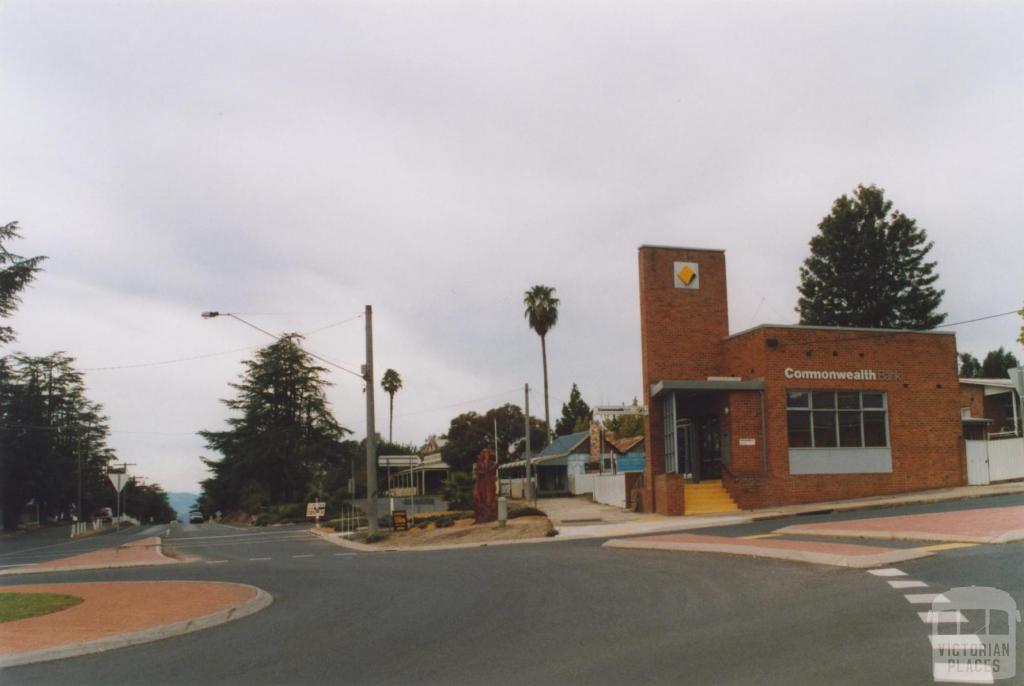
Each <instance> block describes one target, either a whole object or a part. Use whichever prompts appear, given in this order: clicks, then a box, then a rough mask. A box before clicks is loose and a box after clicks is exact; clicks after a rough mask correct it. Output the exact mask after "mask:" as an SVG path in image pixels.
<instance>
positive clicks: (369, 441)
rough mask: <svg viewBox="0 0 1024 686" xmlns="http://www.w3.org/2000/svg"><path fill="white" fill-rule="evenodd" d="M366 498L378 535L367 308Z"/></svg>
mask: <svg viewBox="0 0 1024 686" xmlns="http://www.w3.org/2000/svg"><path fill="white" fill-rule="evenodd" d="M364 318H365V319H366V364H364V365H363V379H364V380H365V381H366V498H367V502H368V506H367V509H369V510H370V511H369V512H368V513H367V515H368V516H367V518H366V519H367V522H366V528H367V533H368V534H369V535H370V536H376V535H377V429H376V427H375V422H374V417H373V308H372V307H371V306H370V305H367V306H366V314H365V315H364Z"/></svg>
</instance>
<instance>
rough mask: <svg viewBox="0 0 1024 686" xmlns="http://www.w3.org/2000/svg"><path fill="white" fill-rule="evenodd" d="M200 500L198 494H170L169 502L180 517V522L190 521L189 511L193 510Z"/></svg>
mask: <svg viewBox="0 0 1024 686" xmlns="http://www.w3.org/2000/svg"><path fill="white" fill-rule="evenodd" d="M198 499H199V495H198V494H197V493H168V494H167V500H168V501H169V502H170V503H171V507H173V508H174V512H175V514H176V515H177V517H178V521H179V522H185V521H188V511H189V510H191V509H192V507H193V506H195V504H196V500H198Z"/></svg>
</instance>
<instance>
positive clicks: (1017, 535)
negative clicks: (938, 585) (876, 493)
mask: <svg viewBox="0 0 1024 686" xmlns="http://www.w3.org/2000/svg"><path fill="white" fill-rule="evenodd" d="M775 533H778V534H790V535H794V536H828V537H830V538H863V539H873V540H876V541H934V542H937V543H1013V542H1015V541H1022V540H1024V531H1007V532H1006V533H1002V534H999V535H998V536H972V535H970V534H948V533H942V532H935V531H916V530H911V531H898V530H894V531H872V530H870V529H834V528H828V527H821V528H816V527H813V526H808V525H807V524H795V525H793V526H786V527H783V528H781V529H778V530H777V531H776V532H775Z"/></svg>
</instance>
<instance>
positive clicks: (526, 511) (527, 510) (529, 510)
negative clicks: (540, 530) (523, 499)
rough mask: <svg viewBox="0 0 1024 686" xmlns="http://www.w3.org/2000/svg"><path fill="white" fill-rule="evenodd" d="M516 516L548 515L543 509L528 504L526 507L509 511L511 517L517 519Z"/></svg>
mask: <svg viewBox="0 0 1024 686" xmlns="http://www.w3.org/2000/svg"><path fill="white" fill-rule="evenodd" d="M516 517H547V515H546V514H545V513H544V512H542V511H541V510H538V509H537V508H535V507H530V506H529V505H527V506H525V507H520V508H519V509H518V510H512V511H511V512H509V513H508V518H509V519H515V518H516Z"/></svg>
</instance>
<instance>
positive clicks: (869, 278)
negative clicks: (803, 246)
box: [796, 186, 946, 329]
mask: <svg viewBox="0 0 1024 686" xmlns="http://www.w3.org/2000/svg"><path fill="white" fill-rule="evenodd" d="M810 249H811V254H810V256H809V257H808V258H807V259H806V260H804V264H803V266H802V267H801V268H800V286H799V290H800V300H799V304H798V306H797V308H796V311H797V312H798V313H799V314H800V323H801V324H814V325H821V326H855V327H872V328H892V329H933V328H935V327H936V326H938V325H939V324H941V323H942V322H943V321H944V320H945V319H946V315H945V314H941V313H939V312H938V308H939V305H940V303H941V302H942V295H943V293H944V291H942V290H939V289H936V288H935V287H934V285H933V284H934V283H935V281H936V280H937V279H938V274H937V273H936V272H935V266H936V263H935V262H928V261H926V259H925V258H926V257H927V255H928V253H929V252H930V251H931V249H932V243H931V241H929V240H928V236H927V234H926V232H925V231H924V229H921V228H919V227H918V226H917V222H916V221H915V220H913V219H911V218H910V217H908V216H906V215H905V214H903V213H901V212H899V211H893V210H892V202H891V201H889V200H886V199H885V194H884V191H883V190H882V189H881V188H878V187H876V186H858V187H857V189H856V190H855V191H854V193H853V197H852V198H851V197H848V196H846V195H843V196H840V197H839V198H838V199H837V200H836V201H835V202H834V203H833V204H832V212H831V213H830V214H829V215H828V216H826V217H825V218H824V219H822V220H821V222H820V223H819V224H818V233H817V234H816V235H815V236H814V237H813V238H812V239H811V241H810Z"/></svg>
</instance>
